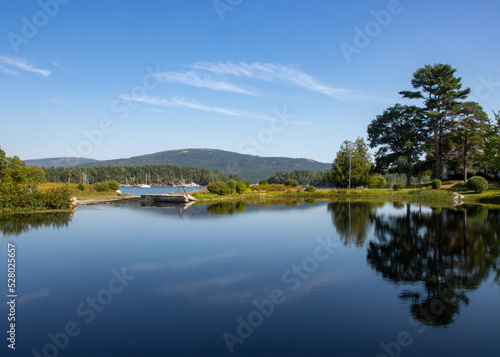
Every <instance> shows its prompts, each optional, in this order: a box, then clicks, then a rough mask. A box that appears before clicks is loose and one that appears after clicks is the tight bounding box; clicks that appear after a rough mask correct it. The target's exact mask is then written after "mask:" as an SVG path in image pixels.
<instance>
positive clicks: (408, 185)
mask: <svg viewBox="0 0 500 357" xmlns="http://www.w3.org/2000/svg"><path fill="white" fill-rule="evenodd" d="M410 186H411V173H410V172H407V173H406V187H410Z"/></svg>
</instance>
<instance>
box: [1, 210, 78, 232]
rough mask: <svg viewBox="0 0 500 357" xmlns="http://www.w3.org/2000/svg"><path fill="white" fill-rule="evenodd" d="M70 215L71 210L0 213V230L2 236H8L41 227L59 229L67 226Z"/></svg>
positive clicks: (71, 214)
mask: <svg viewBox="0 0 500 357" xmlns="http://www.w3.org/2000/svg"><path fill="white" fill-rule="evenodd" d="M72 216H73V213H72V212H71V213H70V212H50V213H30V214H13V215H5V216H4V215H0V232H2V236H4V237H9V236H17V235H20V234H22V233H26V232H28V231H30V230H33V229H38V228H42V227H46V228H58V229H59V228H62V227H67V226H68V225H69V223H70V222H71V218H72Z"/></svg>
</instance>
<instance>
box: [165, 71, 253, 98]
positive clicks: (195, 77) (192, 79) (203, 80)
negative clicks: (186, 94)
mask: <svg viewBox="0 0 500 357" xmlns="http://www.w3.org/2000/svg"><path fill="white" fill-rule="evenodd" d="M155 77H156V78H157V79H158V80H160V81H163V82H167V83H180V84H186V85H190V86H194V87H201V88H209V89H213V90H218V91H225V92H233V93H241V94H250V95H253V93H252V92H251V91H249V90H247V89H244V88H241V87H239V86H237V85H235V84H231V83H228V82H225V81H221V80H216V79H213V78H209V77H207V76H206V75H205V76H203V75H199V74H197V73H196V72H194V71H188V72H161V73H157V74H156V75H155Z"/></svg>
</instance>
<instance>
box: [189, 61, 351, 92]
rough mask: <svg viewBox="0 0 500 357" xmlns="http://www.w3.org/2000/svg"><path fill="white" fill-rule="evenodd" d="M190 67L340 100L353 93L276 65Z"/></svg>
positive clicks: (207, 63)
mask: <svg viewBox="0 0 500 357" xmlns="http://www.w3.org/2000/svg"><path fill="white" fill-rule="evenodd" d="M190 67H191V68H192V69H196V70H201V71H208V72H210V73H212V74H214V75H219V76H233V77H239V78H249V79H255V80H262V81H267V82H275V81H281V82H288V83H292V84H293V85H295V86H298V87H302V88H305V89H309V90H312V91H315V92H320V93H323V94H326V95H328V96H331V97H336V98H339V99H344V98H345V97H346V96H348V95H349V94H350V92H351V91H349V90H347V89H343V88H334V87H331V86H328V85H325V84H322V83H321V82H319V81H318V80H317V79H315V78H314V77H313V76H311V75H309V74H307V73H304V72H302V71H300V70H299V69H297V68H296V67H294V66H285V65H281V64H275V63H244V62H241V63H233V62H199V63H195V64H194V65H192V66H190Z"/></svg>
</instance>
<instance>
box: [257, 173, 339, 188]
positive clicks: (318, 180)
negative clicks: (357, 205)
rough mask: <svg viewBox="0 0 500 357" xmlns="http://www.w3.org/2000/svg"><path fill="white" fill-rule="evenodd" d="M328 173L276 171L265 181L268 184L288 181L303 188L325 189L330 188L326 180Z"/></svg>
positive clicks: (329, 183)
mask: <svg viewBox="0 0 500 357" xmlns="http://www.w3.org/2000/svg"><path fill="white" fill-rule="evenodd" d="M328 172H329V171H318V172H315V171H307V170H295V171H291V172H286V171H278V172H276V173H275V174H274V175H273V176H271V177H269V178H268V179H267V181H268V182H269V183H278V184H282V183H283V184H286V181H288V180H296V181H297V182H298V183H299V185H304V186H309V185H311V186H321V187H327V186H331V182H330V181H329V180H328Z"/></svg>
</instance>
